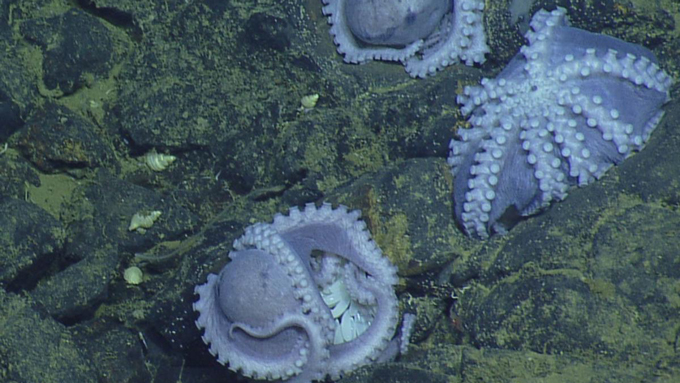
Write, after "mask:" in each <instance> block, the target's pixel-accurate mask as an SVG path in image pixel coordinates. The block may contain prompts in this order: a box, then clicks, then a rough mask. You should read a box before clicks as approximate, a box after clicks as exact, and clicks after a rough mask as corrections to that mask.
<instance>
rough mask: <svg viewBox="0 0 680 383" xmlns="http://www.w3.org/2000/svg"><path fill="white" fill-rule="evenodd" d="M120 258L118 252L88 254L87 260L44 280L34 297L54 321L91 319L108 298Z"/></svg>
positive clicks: (106, 251)
mask: <svg viewBox="0 0 680 383" xmlns="http://www.w3.org/2000/svg"><path fill="white" fill-rule="evenodd" d="M118 258H119V255H118V253H117V251H116V250H115V249H113V250H99V251H98V252H97V253H95V254H88V256H87V257H86V258H85V259H83V260H81V261H79V262H77V263H75V264H73V265H70V266H69V267H67V268H66V269H64V270H62V271H60V272H59V273H57V274H55V275H53V276H51V277H49V278H44V279H43V280H41V281H40V282H39V283H38V285H37V286H36V287H35V289H33V291H31V296H32V297H33V299H35V301H37V302H39V303H40V304H41V305H42V307H43V308H44V309H45V311H47V312H48V313H49V314H50V315H52V316H53V317H54V318H56V319H58V320H60V321H62V322H64V323H74V322H76V321H77V320H79V319H82V318H83V317H86V316H89V315H91V314H92V313H93V312H94V311H95V310H96V309H97V307H98V306H99V304H100V303H101V302H102V301H103V300H104V299H105V298H107V291H108V286H109V283H111V279H112V278H113V277H114V276H115V270H116V266H117V264H118Z"/></svg>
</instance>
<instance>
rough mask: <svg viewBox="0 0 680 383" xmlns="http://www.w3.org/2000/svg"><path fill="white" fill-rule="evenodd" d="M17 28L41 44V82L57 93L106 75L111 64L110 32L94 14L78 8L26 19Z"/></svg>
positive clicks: (68, 92) (72, 90)
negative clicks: (54, 14)
mask: <svg viewBox="0 0 680 383" xmlns="http://www.w3.org/2000/svg"><path fill="white" fill-rule="evenodd" d="M20 31H21V34H22V35H23V36H24V38H25V39H27V40H28V41H30V42H32V43H34V44H36V45H38V46H39V47H40V48H42V50H43V65H42V70H43V73H44V75H43V82H44V83H45V87H47V89H49V90H54V91H56V92H58V94H71V93H73V92H75V91H76V90H77V89H78V88H80V87H82V86H84V85H88V84H89V83H91V82H93V80H95V79H96V78H101V77H106V76H107V75H108V71H109V70H110V69H111V67H112V66H113V61H112V58H113V55H114V44H113V40H112V37H111V33H110V32H109V30H108V29H107V28H106V27H105V26H104V25H103V24H102V23H101V22H100V21H99V20H98V19H97V18H95V17H92V16H90V15H88V14H87V13H85V12H83V11H81V10H78V9H72V10H70V11H67V12H66V13H64V14H62V15H59V16H55V17H49V18H39V19H34V20H29V21H26V22H24V23H22V24H21V27H20ZM88 76H92V77H94V78H89V79H88V78H87V77H88Z"/></svg>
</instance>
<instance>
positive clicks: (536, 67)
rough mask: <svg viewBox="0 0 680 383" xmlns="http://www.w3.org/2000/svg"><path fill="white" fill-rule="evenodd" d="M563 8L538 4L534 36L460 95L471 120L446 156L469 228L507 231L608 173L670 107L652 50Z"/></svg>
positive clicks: (459, 212)
mask: <svg viewBox="0 0 680 383" xmlns="http://www.w3.org/2000/svg"><path fill="white" fill-rule="evenodd" d="M564 12H565V11H564V10H563V9H561V8H560V9H559V10H558V11H553V12H552V13H548V12H546V11H541V12H538V13H537V14H536V15H535V16H534V20H533V21H532V28H533V29H534V32H529V33H528V34H527V37H528V39H529V41H530V44H529V45H528V46H525V47H522V49H521V50H520V52H519V53H517V55H516V56H515V57H514V58H513V59H512V60H511V61H510V63H509V64H508V66H507V67H506V68H505V69H503V71H502V72H501V73H500V74H499V75H498V76H497V77H496V78H495V79H493V80H489V79H484V80H483V81H482V85H481V86H476V87H467V88H466V89H465V94H463V95H460V96H459V102H460V103H461V104H462V111H463V114H466V115H469V121H470V122H471V125H472V129H466V130H461V131H459V135H460V136H461V137H460V138H457V139H455V140H453V141H452V143H451V145H450V148H451V156H450V157H449V163H450V164H451V165H452V166H453V173H454V200H455V214H456V218H457V220H458V222H460V224H461V226H463V228H464V229H465V231H466V232H467V233H468V234H470V235H473V236H476V237H480V238H487V237H488V236H489V234H491V233H493V232H498V233H503V232H505V231H506V230H507V229H509V228H510V227H512V226H513V225H514V224H515V223H516V222H517V221H518V220H519V219H520V218H521V217H526V216H528V215H531V214H534V213H535V212H537V211H540V209H542V208H545V207H547V206H548V204H549V203H550V202H551V201H552V200H555V199H557V200H561V199H564V198H565V197H566V195H567V191H568V188H569V187H572V186H576V185H578V186H584V185H587V184H588V183H590V182H592V181H593V180H595V179H597V178H599V177H601V176H602V175H603V174H604V172H606V170H607V169H609V168H610V167H611V166H612V165H616V164H619V163H621V162H622V161H623V160H624V159H626V158H627V157H628V156H629V155H630V154H631V153H632V152H633V151H637V150H640V149H642V147H643V146H644V143H645V141H646V140H647V138H648V137H649V135H650V134H651V132H652V131H653V130H654V128H655V127H656V125H657V124H658V122H659V120H660V119H661V116H662V115H663V109H662V106H663V104H664V103H665V102H667V101H668V99H669V94H668V88H669V86H670V83H671V82H672V81H671V79H669V78H668V76H667V75H666V74H665V73H664V72H663V71H662V70H660V68H659V67H658V65H657V60H656V58H655V57H654V54H653V53H652V52H650V51H649V50H648V49H646V48H644V47H643V46H640V45H637V44H632V43H628V42H625V41H622V40H619V39H616V38H613V37H610V36H606V35H602V34H597V33H592V32H588V31H585V30H582V29H578V28H573V27H570V26H568V24H567V23H568V22H567V21H566V16H565V14H564ZM544 19H548V20H550V22H549V23H548V24H546V22H545V20H544ZM539 37H541V38H539ZM577 65H578V66H577ZM573 67H576V68H579V69H577V70H571V69H570V68H573ZM617 68H623V69H617ZM464 136H465V137H464ZM492 178H493V182H491V181H490V180H491V179H492ZM490 185H491V186H490ZM480 206H481V208H480Z"/></svg>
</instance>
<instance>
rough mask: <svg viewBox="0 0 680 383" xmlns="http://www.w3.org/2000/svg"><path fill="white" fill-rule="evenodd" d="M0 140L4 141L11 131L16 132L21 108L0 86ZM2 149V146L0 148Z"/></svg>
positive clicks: (19, 124) (20, 123) (20, 121)
mask: <svg viewBox="0 0 680 383" xmlns="http://www.w3.org/2000/svg"><path fill="white" fill-rule="evenodd" d="M0 121H2V124H0V142H6V141H7V139H8V138H9V136H11V135H12V133H14V132H16V131H17V130H18V129H19V128H20V127H21V126H22V125H23V123H24V122H23V121H22V120H21V110H20V109H19V105H17V104H16V103H14V101H13V100H12V97H10V95H9V94H7V93H6V92H5V91H3V90H2V89H1V87H0ZM0 149H2V148H0Z"/></svg>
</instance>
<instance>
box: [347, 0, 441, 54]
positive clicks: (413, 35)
mask: <svg viewBox="0 0 680 383" xmlns="http://www.w3.org/2000/svg"><path fill="white" fill-rule="evenodd" d="M452 4H453V2H452V1H448V0H401V1H395V0H347V8H346V11H345V18H346V20H347V25H348V26H349V29H350V30H351V31H352V34H353V35H354V36H355V37H356V38H358V39H359V40H361V41H363V42H364V43H367V44H372V45H388V46H405V45H408V44H410V43H412V42H414V41H417V40H420V39H424V38H426V37H427V36H429V35H430V34H431V33H432V32H433V31H434V29H435V28H436V27H437V26H438V25H439V23H440V22H441V20H442V17H444V15H445V14H446V13H447V12H449V11H450V10H451V6H452Z"/></svg>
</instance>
